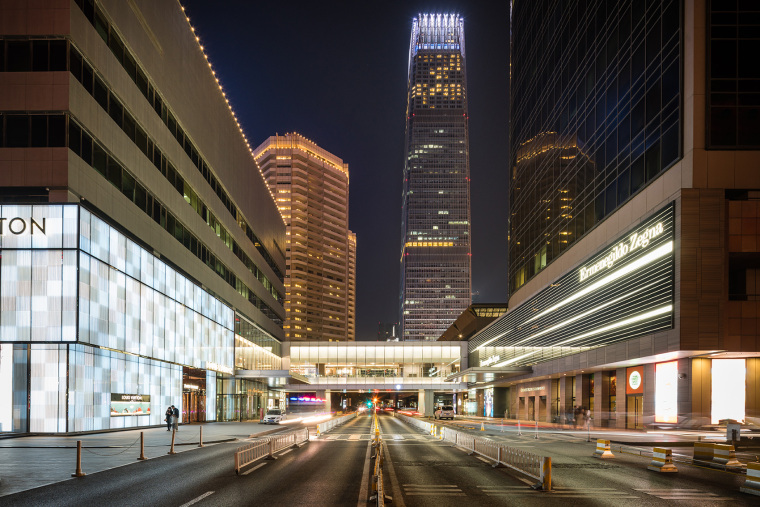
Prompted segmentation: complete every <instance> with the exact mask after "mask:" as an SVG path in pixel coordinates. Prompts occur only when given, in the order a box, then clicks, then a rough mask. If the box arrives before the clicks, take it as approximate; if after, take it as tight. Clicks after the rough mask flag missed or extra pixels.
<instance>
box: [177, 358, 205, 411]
mask: <svg viewBox="0 0 760 507" xmlns="http://www.w3.org/2000/svg"><path fill="white" fill-rule="evenodd" d="M181 421H182V422H183V423H194V422H206V370H200V369H198V368H188V367H187V366H185V367H183V368H182V419H181Z"/></svg>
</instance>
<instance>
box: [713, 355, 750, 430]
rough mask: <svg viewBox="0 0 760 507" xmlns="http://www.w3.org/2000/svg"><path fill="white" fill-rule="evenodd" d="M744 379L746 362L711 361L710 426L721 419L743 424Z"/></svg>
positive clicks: (745, 383)
mask: <svg viewBox="0 0 760 507" xmlns="http://www.w3.org/2000/svg"><path fill="white" fill-rule="evenodd" d="M746 377H747V364H746V360H744V359H713V360H712V413H711V423H712V424H720V421H721V420H722V419H733V420H735V421H738V422H740V423H743V422H744V417H745V414H744V411H745V399H746V395H747V380H746Z"/></svg>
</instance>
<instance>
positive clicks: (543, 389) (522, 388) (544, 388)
mask: <svg viewBox="0 0 760 507" xmlns="http://www.w3.org/2000/svg"><path fill="white" fill-rule="evenodd" d="M545 390H546V386H540V387H521V388H520V392H521V393H530V392H533V391H545Z"/></svg>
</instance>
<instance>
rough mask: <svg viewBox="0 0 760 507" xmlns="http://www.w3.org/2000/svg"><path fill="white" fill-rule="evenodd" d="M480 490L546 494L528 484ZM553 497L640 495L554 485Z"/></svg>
mask: <svg viewBox="0 0 760 507" xmlns="http://www.w3.org/2000/svg"><path fill="white" fill-rule="evenodd" d="M479 488H480V490H481V491H482V492H483V493H484V494H486V495H488V496H505V495H509V496H517V495H535V494H544V495H545V494H546V493H544V492H542V491H536V490H533V489H530V488H528V487H527V486H479ZM551 495H552V498H597V499H602V498H603V499H605V500H610V501H614V500H618V499H638V498H640V497H638V496H636V495H633V494H631V493H630V492H627V491H619V490H617V489H615V488H578V489H574V488H561V487H554V488H552V492H551Z"/></svg>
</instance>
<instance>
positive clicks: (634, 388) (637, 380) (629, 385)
mask: <svg viewBox="0 0 760 507" xmlns="http://www.w3.org/2000/svg"><path fill="white" fill-rule="evenodd" d="M626 378H627V379H628V380H627V382H626V383H625V394H642V393H643V392H644V368H642V367H641V366H636V367H634V368H628V370H626Z"/></svg>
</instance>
